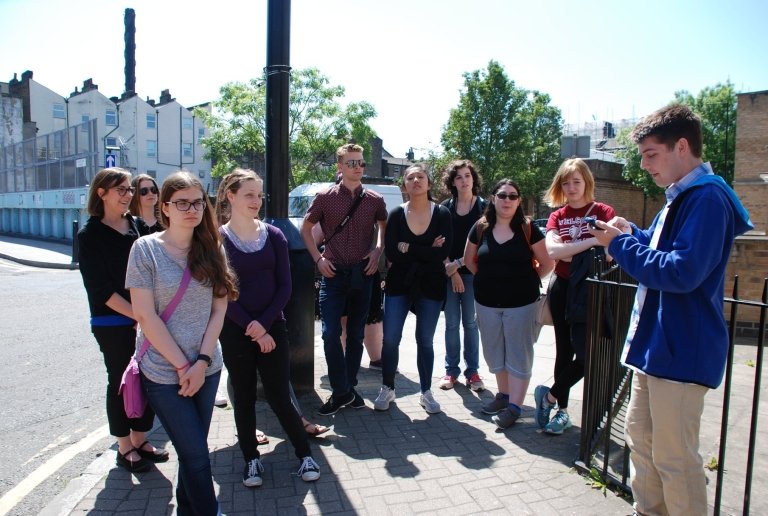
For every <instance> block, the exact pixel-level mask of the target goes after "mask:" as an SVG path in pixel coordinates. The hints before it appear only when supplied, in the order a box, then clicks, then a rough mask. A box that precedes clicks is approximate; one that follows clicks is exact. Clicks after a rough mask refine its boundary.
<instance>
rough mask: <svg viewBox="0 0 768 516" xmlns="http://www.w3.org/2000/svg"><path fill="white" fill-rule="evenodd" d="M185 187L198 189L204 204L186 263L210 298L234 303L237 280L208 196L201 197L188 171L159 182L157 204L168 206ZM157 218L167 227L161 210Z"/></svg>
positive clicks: (168, 221) (197, 182)
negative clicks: (210, 288)
mask: <svg viewBox="0 0 768 516" xmlns="http://www.w3.org/2000/svg"><path fill="white" fill-rule="evenodd" d="M187 188H196V189H198V190H200V195H201V197H202V198H203V201H204V202H205V209H204V210H203V220H202V221H201V222H200V224H198V225H197V226H195V229H194V231H193V232H192V244H191V246H190V248H189V254H188V255H187V264H188V265H189V269H190V271H191V272H192V277H193V278H195V279H196V280H198V281H200V282H202V283H204V284H205V285H208V286H211V287H213V295H214V296H216V297H224V296H227V297H228V298H229V300H230V301H234V300H235V299H237V296H238V294H239V292H238V290H237V280H236V278H235V274H234V272H233V271H232V269H230V267H229V264H228V263H227V259H226V257H225V256H224V249H223V247H222V244H221V236H220V235H219V230H218V228H217V226H216V222H215V221H214V220H213V207H212V206H211V203H210V201H209V200H208V196H207V195H205V190H203V184H202V183H201V182H200V181H199V180H198V179H197V178H196V177H195V176H193V175H192V174H190V173H189V172H185V171H180V172H175V173H173V174H171V175H170V176H168V178H167V179H166V180H165V181H163V188H162V189H161V190H160V204H162V205H166V204H168V203H169V202H170V200H171V197H172V196H173V194H174V193H176V192H178V191H179V190H186V189H187ZM160 216H161V217H162V218H161V221H162V223H163V226H165V227H167V228H168V227H170V220H169V218H168V215H166V213H165V212H164V211H162V210H161V211H160Z"/></svg>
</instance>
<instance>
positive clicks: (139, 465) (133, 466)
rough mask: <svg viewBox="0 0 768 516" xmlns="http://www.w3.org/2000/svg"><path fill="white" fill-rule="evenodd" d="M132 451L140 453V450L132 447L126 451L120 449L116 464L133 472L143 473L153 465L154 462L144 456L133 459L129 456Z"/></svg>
mask: <svg viewBox="0 0 768 516" xmlns="http://www.w3.org/2000/svg"><path fill="white" fill-rule="evenodd" d="M132 452H136V453H138V452H139V450H137V449H136V448H131V449H130V450H128V451H127V452H125V453H120V450H119V449H118V450H117V459H116V460H115V464H117V465H118V466H120V467H122V468H125V469H127V470H128V471H130V472H131V473H141V472H143V471H147V470H148V469H149V468H151V467H152V463H151V462H150V461H148V460H147V459H145V458H144V457H139V460H136V461H133V460H130V459H129V458H128V455H130V454H131V453H132ZM139 455H141V454H139Z"/></svg>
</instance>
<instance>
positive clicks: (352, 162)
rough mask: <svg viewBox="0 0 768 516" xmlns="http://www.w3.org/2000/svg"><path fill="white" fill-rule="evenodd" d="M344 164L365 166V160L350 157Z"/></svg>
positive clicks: (352, 166) (353, 166)
mask: <svg viewBox="0 0 768 516" xmlns="http://www.w3.org/2000/svg"><path fill="white" fill-rule="evenodd" d="M344 164H345V165H346V166H348V167H349V168H357V167H360V168H365V160H363V159H350V160H348V161H345V162H344Z"/></svg>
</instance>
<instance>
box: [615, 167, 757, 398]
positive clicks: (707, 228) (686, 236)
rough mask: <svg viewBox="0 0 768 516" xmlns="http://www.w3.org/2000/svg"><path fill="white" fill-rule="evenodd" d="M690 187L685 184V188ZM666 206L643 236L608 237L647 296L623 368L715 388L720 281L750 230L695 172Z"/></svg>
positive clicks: (721, 337)
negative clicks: (655, 241) (733, 251)
mask: <svg viewBox="0 0 768 516" xmlns="http://www.w3.org/2000/svg"><path fill="white" fill-rule="evenodd" d="M689 183H690V184H689ZM668 190H669V192H668V193H669V194H670V199H671V200H670V202H669V203H668V204H667V207H665V210H667V208H668V213H666V214H665V215H666V218H665V220H663V223H662V224H663V225H662V226H660V228H659V229H660V231H661V234H660V236H659V239H658V244H657V245H656V246H655V248H652V247H651V246H650V243H651V239H652V237H653V234H654V231H655V230H656V226H657V225H658V224H659V221H660V217H661V215H662V214H664V211H665V210H662V212H661V213H659V214H658V215H656V218H655V219H654V221H653V223H652V224H651V227H650V228H649V229H647V230H645V231H643V230H640V229H639V228H637V227H636V226H634V225H633V228H632V229H633V232H632V234H631V235H629V234H624V235H620V236H618V237H616V238H615V239H614V240H613V241H612V242H611V244H610V246H609V247H608V252H609V254H611V255H612V256H613V257H614V258H615V259H616V261H617V263H619V265H621V267H622V268H624V270H626V271H627V272H628V273H629V274H630V275H632V276H633V277H634V278H636V279H637V280H638V282H639V283H640V284H641V286H644V287H645V288H646V289H647V292H646V295H645V299H644V303H643V305H642V309H641V312H640V314H639V320H638V324H637V328H636V330H635V331H634V334H632V333H631V334H630V335H629V336H628V338H627V346H628V348H627V350H626V356H625V359H624V363H625V364H626V365H628V366H631V367H635V368H637V369H638V370H640V371H641V372H643V373H646V374H649V375H652V376H656V377H659V378H664V379H669V380H674V381H679V382H686V383H696V384H700V385H704V386H706V387H710V388H716V387H717V386H718V385H719V384H720V382H721V381H722V378H723V372H724V370H725V361H726V357H727V353H728V331H727V327H726V323H725V317H724V315H723V295H724V275H725V269H726V266H727V264H728V257H729V255H730V252H731V247H732V246H733V240H734V238H735V237H736V236H738V235H741V234H743V233H745V232H746V231H748V230H750V229H752V227H753V226H752V223H751V222H750V220H749V215H748V214H747V212H746V210H745V209H744V207H743V206H742V205H741V202H740V201H739V200H738V198H737V197H736V194H735V193H734V192H733V190H732V189H731V188H730V187H729V186H728V185H727V184H726V183H725V181H723V179H722V178H721V177H720V176H716V175H714V174H712V172H711V169H710V168H709V164H706V163H705V164H702V165H701V166H699V167H697V168H696V169H695V170H694V171H692V172H691V173H690V174H688V175H687V176H686V177H685V178H683V180H681V181H680V182H678V183H677V184H676V185H672V186H670V187H669V188H668Z"/></svg>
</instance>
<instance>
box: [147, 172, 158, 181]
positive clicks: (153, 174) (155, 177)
mask: <svg viewBox="0 0 768 516" xmlns="http://www.w3.org/2000/svg"><path fill="white" fill-rule="evenodd" d="M147 175H148V176H149V177H151V178H152V179H157V170H147Z"/></svg>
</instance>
